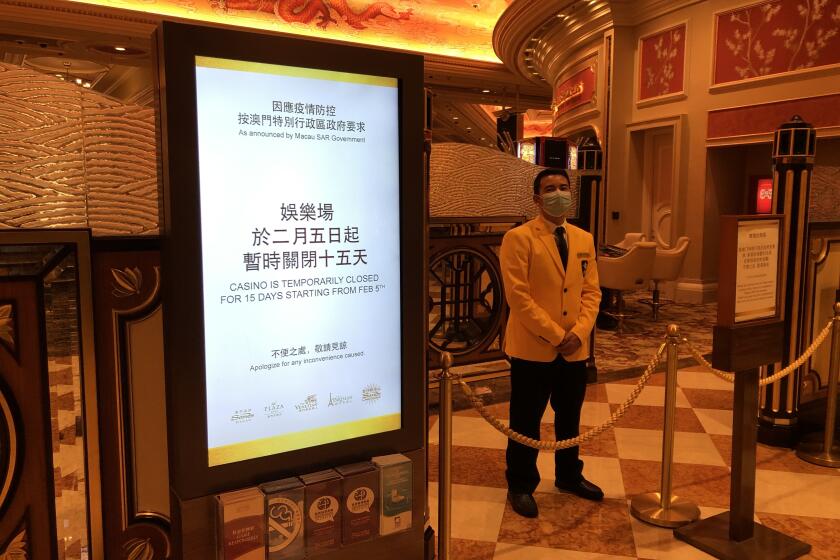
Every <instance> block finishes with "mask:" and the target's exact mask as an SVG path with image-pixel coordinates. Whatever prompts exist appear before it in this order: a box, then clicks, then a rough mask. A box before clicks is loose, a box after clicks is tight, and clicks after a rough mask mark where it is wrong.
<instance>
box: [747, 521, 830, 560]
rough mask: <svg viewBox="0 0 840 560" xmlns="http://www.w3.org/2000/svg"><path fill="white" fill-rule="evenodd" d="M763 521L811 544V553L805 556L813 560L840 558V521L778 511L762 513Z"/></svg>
mask: <svg viewBox="0 0 840 560" xmlns="http://www.w3.org/2000/svg"><path fill="white" fill-rule="evenodd" d="M758 517H759V519H760V520H761V523H763V524H764V525H766V526H767V527H770V528H771V529H775V530H777V531H780V532H782V533H784V534H786V535H789V536H791V537H793V538H796V539H799V540H801V541H804V542H806V543H808V544H810V545H811V553H810V554H808V555H807V556H804V557H803V558H805V559H812V560H837V559H838V558H840V543H838V541H837V535H838V534H840V521H839V520H837V519H819V518H816V517H798V516H795V515H781V514H777V513H762V514H760V515H759V516H758Z"/></svg>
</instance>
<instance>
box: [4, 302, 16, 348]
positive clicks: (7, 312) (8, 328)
mask: <svg viewBox="0 0 840 560" xmlns="http://www.w3.org/2000/svg"><path fill="white" fill-rule="evenodd" d="M16 324H17V323H16V318H15V304H14V302H8V303H0V344H2V345H3V346H5V347H6V349H7V350H8V351H9V353H11V354H12V355H13V356H16V355H17V326H16Z"/></svg>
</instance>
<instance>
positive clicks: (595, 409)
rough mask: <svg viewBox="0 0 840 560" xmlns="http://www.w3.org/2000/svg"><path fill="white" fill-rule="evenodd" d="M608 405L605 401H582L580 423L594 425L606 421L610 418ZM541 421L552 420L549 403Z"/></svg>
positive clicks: (552, 412) (552, 410)
mask: <svg viewBox="0 0 840 560" xmlns="http://www.w3.org/2000/svg"><path fill="white" fill-rule="evenodd" d="M610 414H611V412H610V405H609V404H608V403H607V402H598V401H584V402H583V406H582V407H581V408H580V423H581V424H584V425H587V426H596V425H598V424H600V423H601V422H606V421H607V420H609V418H610ZM542 421H543V422H545V423H548V422H554V409H553V408H551V405H550V404H549V405H548V406H546V407H545V412H544V413H543V417H542Z"/></svg>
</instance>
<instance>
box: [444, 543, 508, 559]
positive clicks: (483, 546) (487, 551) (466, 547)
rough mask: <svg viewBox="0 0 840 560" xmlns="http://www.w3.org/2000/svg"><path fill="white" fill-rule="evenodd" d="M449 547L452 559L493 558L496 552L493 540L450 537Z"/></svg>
mask: <svg viewBox="0 0 840 560" xmlns="http://www.w3.org/2000/svg"><path fill="white" fill-rule="evenodd" d="M449 547H450V548H449V551H450V554H451V558H452V559H453V560H456V559H457V560H493V555H494V554H495V553H496V543H493V542H484V541H473V540H469V539H452V540H451V541H450V543H449Z"/></svg>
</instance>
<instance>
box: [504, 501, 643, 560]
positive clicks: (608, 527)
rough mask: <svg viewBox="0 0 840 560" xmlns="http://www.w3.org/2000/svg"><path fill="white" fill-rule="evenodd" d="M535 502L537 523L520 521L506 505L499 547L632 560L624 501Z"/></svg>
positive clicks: (631, 547) (519, 517)
mask: <svg viewBox="0 0 840 560" xmlns="http://www.w3.org/2000/svg"><path fill="white" fill-rule="evenodd" d="M534 498H535V499H536V501H537V504H538V505H539V508H540V516H539V517H538V518H536V519H527V518H524V517H521V516H519V515H517V514H516V513H514V511H513V509H511V507H510V505H509V504H507V505H506V506H505V513H504V517H503V520H502V527H501V530H500V531H499V542H500V543H509V544H518V545H526V546H535V547H544V548H561V549H565V550H576V551H579V552H589V553H593V552H594V553H599V554H612V555H616V556H630V557H635V554H636V545H635V543H634V541H633V530H632V529H631V527H630V514H629V513H628V509H627V502H626V500H614V499H605V500H604V501H603V502H590V501H587V500H583V499H581V498H578V497H577V496H573V495H571V494H560V493H542V492H537V493H535V494H534ZM497 553H498V551H497ZM568 557H569V556H565V558H568ZM497 558H498V555H497ZM510 558H513V557H512V556H510ZM523 558H529V557H527V556H525V557H523ZM549 558H551V557H549Z"/></svg>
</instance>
